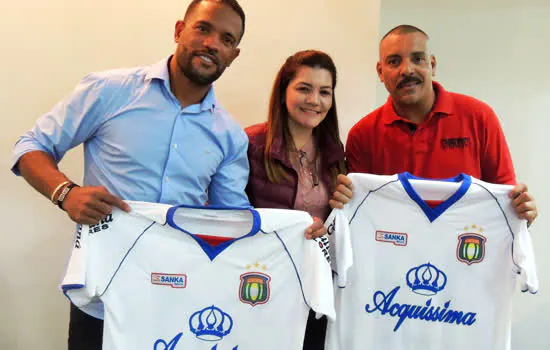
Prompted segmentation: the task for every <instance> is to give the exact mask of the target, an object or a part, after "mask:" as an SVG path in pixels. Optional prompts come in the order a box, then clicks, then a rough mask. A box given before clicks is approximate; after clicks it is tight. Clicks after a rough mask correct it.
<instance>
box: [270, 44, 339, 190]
mask: <svg viewBox="0 0 550 350" xmlns="http://www.w3.org/2000/svg"><path fill="white" fill-rule="evenodd" d="M302 66H307V67H310V68H321V69H326V70H328V71H329V72H330V74H331V76H332V89H333V92H332V106H331V107H330V109H329V111H328V112H327V116H326V117H325V119H324V120H323V121H322V122H321V123H320V124H319V125H318V126H317V127H316V128H315V129H313V137H315V140H316V141H317V143H316V144H317V145H320V142H319V141H320V140H332V141H333V142H335V143H337V144H339V145H341V144H342V141H341V140H340V132H339V129H338V115H337V113H336V97H335V92H334V89H335V88H336V66H335V65H334V62H333V61H332V58H330V56H329V55H327V54H326V53H324V52H321V51H316V50H306V51H299V52H297V53H295V54H294V55H292V56H290V57H288V58H287V60H286V61H285V63H284V64H283V66H282V67H281V69H280V70H279V72H278V73H277V76H276V77H275V82H274V83H273V89H272V91H271V97H270V100H269V111H268V118H267V133H266V145H265V153H264V160H265V170H266V173H267V177H268V179H269V181H271V182H272V183H280V182H281V180H282V179H283V178H284V179H287V180H288V179H289V175H288V173H287V171H286V170H285V169H284V168H283V166H282V164H281V163H280V162H278V161H276V160H274V159H272V157H271V148H272V146H273V141H274V140H275V138H276V137H277V136H278V135H282V138H283V140H282V141H283V144H284V145H285V148H286V150H287V151H288V150H290V149H292V147H293V141H292V136H291V135H290V132H289V130H288V118H289V114H288V109H287V108H286V102H285V95H286V89H287V88H288V85H289V84H290V81H292V79H294V77H295V76H296V72H297V71H298V68H300V67H302ZM321 155H322V150H321ZM339 173H345V163H344V160H343V159H342V160H341V161H339V163H338V164H337V166H336V167H334V168H333V169H331V174H332V178H333V181H335V179H336V176H337V175H338V174H339Z"/></svg>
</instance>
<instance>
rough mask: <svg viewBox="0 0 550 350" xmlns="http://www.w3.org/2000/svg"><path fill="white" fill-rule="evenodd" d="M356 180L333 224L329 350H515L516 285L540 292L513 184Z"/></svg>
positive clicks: (407, 176) (396, 178)
mask: <svg viewBox="0 0 550 350" xmlns="http://www.w3.org/2000/svg"><path fill="white" fill-rule="evenodd" d="M349 178H350V179H351V180H352V181H353V184H354V186H355V192H354V196H353V198H352V199H351V201H350V202H349V203H348V204H346V205H345V206H344V208H343V209H335V210H334V211H333V212H332V214H331V216H330V217H329V219H328V220H327V223H326V224H327V226H328V231H329V234H330V236H329V237H330V240H331V258H332V261H333V263H334V269H335V272H336V273H337V278H336V282H337V286H336V287H335V298H336V299H335V305H336V311H337V315H338V317H337V319H336V321H335V322H330V323H329V331H328V335H327V349H329V350H334V349H376V350H378V349H392V350H402V349H408V350H420V349H421V350H439V349H449V350H453V349H457V350H458V349H464V348H466V347H471V344H472V341H474V342H475V344H476V347H477V348H479V349H484V350H504V349H509V348H510V328H511V318H512V307H511V305H512V303H511V302H512V296H513V292H514V288H515V284H516V281H517V280H519V282H520V284H521V288H522V290H523V291H527V290H528V291H530V292H531V293H536V291H537V289H538V280H537V275H536V268H535V262H534V254H533V248H532V243H531V238H530V235H529V232H528V231H527V227H526V222H525V221H524V220H520V219H519V218H518V217H517V215H515V213H514V211H513V208H512V205H511V200H510V199H509V198H508V193H509V191H510V189H511V188H512V186H505V185H493V184H489V183H485V182H482V181H480V180H477V179H474V178H471V177H469V176H467V175H464V174H461V175H459V176H457V177H456V178H454V179H448V180H446V181H432V180H424V179H418V178H415V177H413V176H411V175H410V174H407V173H404V174H399V175H394V176H377V175H368V174H350V175H349ZM430 200H438V201H441V203H440V204H439V205H436V206H431V205H430Z"/></svg>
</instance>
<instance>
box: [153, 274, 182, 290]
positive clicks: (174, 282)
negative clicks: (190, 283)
mask: <svg viewBox="0 0 550 350" xmlns="http://www.w3.org/2000/svg"><path fill="white" fill-rule="evenodd" d="M151 283H152V284H157V285H161V286H170V287H172V288H185V287H187V275H185V274H174V273H158V272H152V273H151Z"/></svg>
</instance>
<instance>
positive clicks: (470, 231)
mask: <svg viewBox="0 0 550 350" xmlns="http://www.w3.org/2000/svg"><path fill="white" fill-rule="evenodd" d="M464 231H465V232H464V233H463V234H461V235H459V236H458V244H457V246H456V257H457V259H458V261H461V262H463V263H466V264H468V265H472V264H475V263H479V262H481V261H483V258H484V257H485V242H487V238H486V237H484V236H483V235H481V232H483V227H479V226H477V225H472V226H470V227H468V226H466V227H464ZM475 231H477V232H475Z"/></svg>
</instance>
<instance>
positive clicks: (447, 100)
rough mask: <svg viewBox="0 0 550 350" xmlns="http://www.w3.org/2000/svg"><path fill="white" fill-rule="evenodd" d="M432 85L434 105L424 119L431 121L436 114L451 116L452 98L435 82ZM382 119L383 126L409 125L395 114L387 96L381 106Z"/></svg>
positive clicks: (390, 99) (390, 100)
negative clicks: (403, 123) (401, 123)
mask: <svg viewBox="0 0 550 350" xmlns="http://www.w3.org/2000/svg"><path fill="white" fill-rule="evenodd" d="M432 85H433V88H434V91H435V93H436V100H435V105H434V106H433V108H432V110H431V111H430V113H429V114H428V118H426V120H429V119H431V118H432V116H434V115H436V114H437V115H451V114H453V98H452V95H451V93H449V92H448V91H447V90H445V89H444V88H443V86H442V85H441V84H439V83H438V82H436V81H432ZM382 118H383V120H384V124H385V125H390V124H393V123H395V122H398V121H402V122H408V123H410V122H409V121H408V120H407V119H405V118H403V117H400V116H399V115H397V113H395V109H394V108H393V102H392V98H391V96H388V100H387V101H386V103H385V104H384V105H383V106H382Z"/></svg>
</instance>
